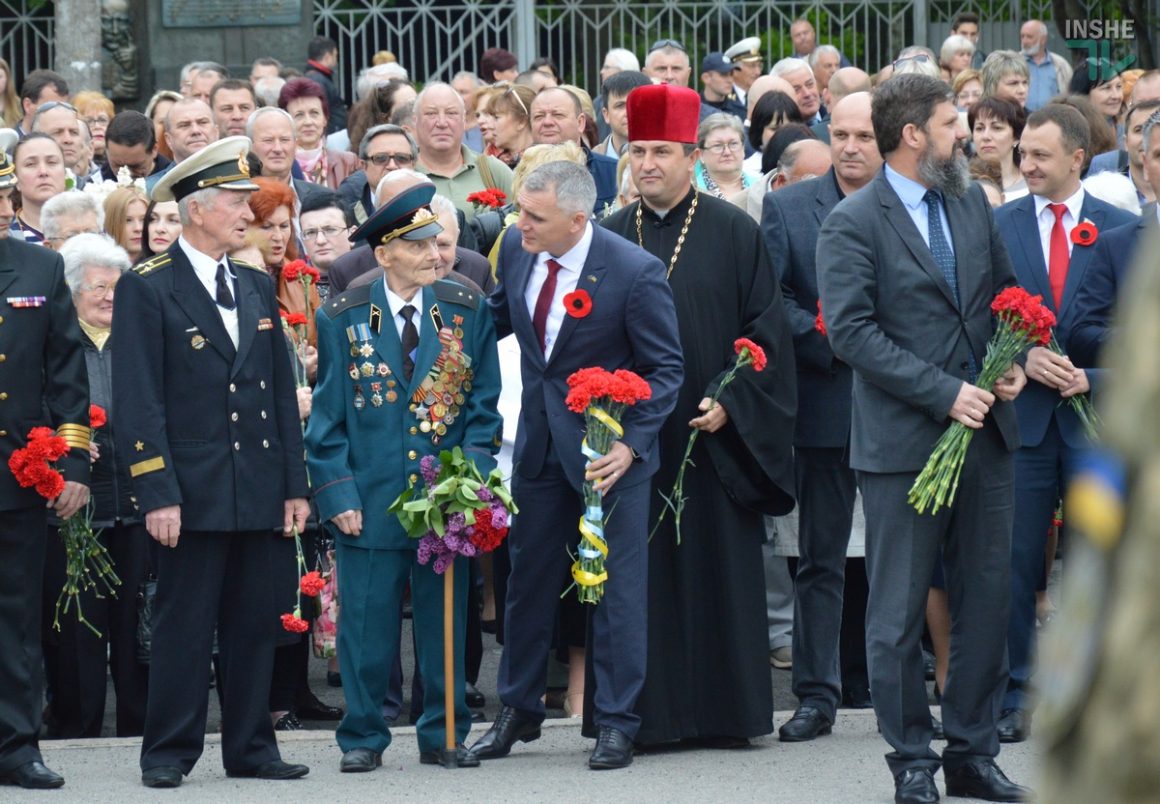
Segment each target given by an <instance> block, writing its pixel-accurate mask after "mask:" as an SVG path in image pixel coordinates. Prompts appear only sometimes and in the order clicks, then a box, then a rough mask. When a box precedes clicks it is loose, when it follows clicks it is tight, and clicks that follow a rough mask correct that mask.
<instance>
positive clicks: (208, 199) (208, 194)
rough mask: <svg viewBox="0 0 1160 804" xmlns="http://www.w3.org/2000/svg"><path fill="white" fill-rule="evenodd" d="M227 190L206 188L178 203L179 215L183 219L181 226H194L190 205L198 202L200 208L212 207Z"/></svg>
mask: <svg viewBox="0 0 1160 804" xmlns="http://www.w3.org/2000/svg"><path fill="white" fill-rule="evenodd" d="M224 192H226V191H225V190H222V189H219V188H217V187H206V188H205V189H204V190H198V191H197V192H196V193H190V194H189V195H187V196H186V197H185V198H183V199H181V200H180V201H178V202H177V214H178V216H179V217H180V218H181V225H182V226H183V227H184V226H192V225H193V218H191V217H190V215H189V204H190V202H192V201H196V202H197V204H198V206H202V207H212V206H213V205H214V204H215V203H216V202H217V197H218V196H219V195H221V194H222V193H224Z"/></svg>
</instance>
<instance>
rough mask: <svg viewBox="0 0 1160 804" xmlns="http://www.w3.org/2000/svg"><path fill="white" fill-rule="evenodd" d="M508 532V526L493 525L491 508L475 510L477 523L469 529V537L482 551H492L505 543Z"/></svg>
mask: <svg viewBox="0 0 1160 804" xmlns="http://www.w3.org/2000/svg"><path fill="white" fill-rule="evenodd" d="M507 533H508V529H507V528H497V527H494V526H493V525H492V522H491V509H490V508H480V509H478V510H477V511H476V512H475V524H474V525H472V526H471V528H470V529H469V535H468V539H470V541H471V543H472V544H473V545H475V547H476V548H477V549H478V550H479V551H480V552H481V553H490V552H492V551H493V550H495V549H496V548H497V547H499V546H500V545H501V544H502V543H503V540H504V539H505V538H507Z"/></svg>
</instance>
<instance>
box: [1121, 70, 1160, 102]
mask: <svg viewBox="0 0 1160 804" xmlns="http://www.w3.org/2000/svg"><path fill="white" fill-rule="evenodd" d="M1150 100H1160V70H1149V71H1148V72H1146V73H1144V74H1143V75H1142V76H1140V77H1139V78H1137V79H1136V84H1135V86H1133V87H1132V97H1131V98H1130V99H1129V101H1128V104H1129V105H1130V106H1135V105H1136V104H1137V103H1143V102H1144V101H1150Z"/></svg>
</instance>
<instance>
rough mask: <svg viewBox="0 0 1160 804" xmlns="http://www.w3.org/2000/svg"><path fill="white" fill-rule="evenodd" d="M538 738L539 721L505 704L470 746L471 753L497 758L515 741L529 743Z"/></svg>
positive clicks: (502, 755) (506, 752) (509, 750)
mask: <svg viewBox="0 0 1160 804" xmlns="http://www.w3.org/2000/svg"><path fill="white" fill-rule="evenodd" d="M538 739H540V722H539V721H536V720H533V719H532V718H530V717H528V716H527V715H522V714H520V713H519V712H517V711H516V710H515V709H513V708H512V707H510V706H505V707H504V708H503V709H501V710H499V714H498V715H496V718H495V722H494V723H492V724H491V728H490V729H488V730H487V733H486V734H484V735H483V736H482V737H480V738H479V740H478V741H477V742H476V743H475V745H473V746H471V753H472V754H474V755H475V756H476V757H478V758H479V759H499V758H500V757H506V756H507V755H508V754H509V753H510V752H511V750H512V746H513V745H515V744H516V742H517V741H519V742H521V743H530V742H531V741H532V740H538Z"/></svg>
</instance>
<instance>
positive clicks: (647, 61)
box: [644, 45, 692, 70]
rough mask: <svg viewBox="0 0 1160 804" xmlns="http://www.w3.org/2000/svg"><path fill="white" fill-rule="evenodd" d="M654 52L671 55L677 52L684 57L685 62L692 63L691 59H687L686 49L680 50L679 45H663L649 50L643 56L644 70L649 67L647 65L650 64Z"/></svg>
mask: <svg viewBox="0 0 1160 804" xmlns="http://www.w3.org/2000/svg"><path fill="white" fill-rule="evenodd" d="M654 53H659V54H661V55H662V56H672V55H674V54H677V53H679V54H681V55H682V56H684V57H685V61H686V62H688V63H689V64H690V65H692V61H691V60H690V59H689V54H688V52H687V51H684V50H681V49H680V48H679V47H673V46H672V45H665V46H664V47H658V48H657V49H656V50H650V51H649V52H648V55H647V56H645V57H644V67H645V69H646V70H647V69H649V67H650V66H651V65H652V58H653V54H654Z"/></svg>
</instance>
